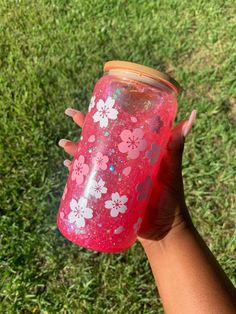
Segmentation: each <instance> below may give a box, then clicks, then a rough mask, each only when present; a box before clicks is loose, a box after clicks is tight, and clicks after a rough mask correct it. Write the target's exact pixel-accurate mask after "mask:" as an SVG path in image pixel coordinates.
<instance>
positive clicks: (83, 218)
mask: <svg viewBox="0 0 236 314" xmlns="http://www.w3.org/2000/svg"><path fill="white" fill-rule="evenodd" d="M132 67H133V68H132ZM134 69H135V71H134ZM145 71H146V72H145ZM148 71H149V72H148ZM150 72H151V74H152V76H151V75H150ZM148 74H149V76H148ZM154 74H156V76H154ZM178 88H179V86H178V83H177V82H175V81H174V80H173V79H171V78H169V77H168V76H166V75H164V74H162V73H160V72H158V71H155V70H153V69H150V68H147V67H145V66H140V65H136V64H134V63H130V62H117V61H111V62H108V63H106V64H105V73H104V75H103V77H102V78H100V79H99V80H98V81H97V83H96V85H95V88H94V91H93V95H92V98H91V101H90V104H89V108H88V114H87V116H86V119H85V123H84V126H83V130H82V136H81V141H80V142H79V143H78V149H77V153H76V154H75V156H74V160H73V163H72V167H71V169H70V173H69V177H68V180H67V183H66V186H65V189H64V193H63V196H62V199H61V204H60V209H59V212H58V217H57V225H58V228H59V230H60V231H61V233H62V234H63V235H64V236H65V237H66V238H67V239H69V240H70V241H72V242H74V243H76V244H78V245H80V246H82V247H85V248H88V249H92V250H96V251H101V252H121V251H124V250H126V249H128V248H129V247H130V246H132V244H133V243H134V242H135V240H136V239H137V232H138V229H139V227H140V225H141V222H142V219H143V216H144V214H145V209H146V208H147V204H148V201H149V197H150V193H151V189H152V185H153V178H154V177H155V176H156V174H157V172H158V169H159V165H160V161H161V158H162V155H163V152H164V149H165V146H166V143H167V141H168V138H169V136H170V131H171V127H172V124H173V121H174V119H175V115H176V112H177V101H176V95H177V93H178Z"/></svg>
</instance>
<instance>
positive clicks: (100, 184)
mask: <svg viewBox="0 0 236 314" xmlns="http://www.w3.org/2000/svg"><path fill="white" fill-rule="evenodd" d="M104 184H105V182H104V181H103V180H102V179H100V180H99V181H98V185H99V186H100V187H103V186H104Z"/></svg>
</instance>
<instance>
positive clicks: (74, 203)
mask: <svg viewBox="0 0 236 314" xmlns="http://www.w3.org/2000/svg"><path fill="white" fill-rule="evenodd" d="M70 208H71V210H73V211H76V210H77V209H78V203H77V201H76V200H75V199H74V198H72V200H71V201H70Z"/></svg>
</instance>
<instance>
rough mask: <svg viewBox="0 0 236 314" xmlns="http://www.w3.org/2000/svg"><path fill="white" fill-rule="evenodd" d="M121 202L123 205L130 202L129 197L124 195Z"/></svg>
mask: <svg viewBox="0 0 236 314" xmlns="http://www.w3.org/2000/svg"><path fill="white" fill-rule="evenodd" d="M120 200H121V202H122V203H123V204H125V203H126V202H127V201H128V197H127V196H126V195H122V196H121V198H120Z"/></svg>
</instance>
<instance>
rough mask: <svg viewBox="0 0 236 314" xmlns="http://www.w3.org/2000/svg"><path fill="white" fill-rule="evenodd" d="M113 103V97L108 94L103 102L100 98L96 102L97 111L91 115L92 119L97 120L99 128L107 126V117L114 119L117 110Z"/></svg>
mask: <svg viewBox="0 0 236 314" xmlns="http://www.w3.org/2000/svg"><path fill="white" fill-rule="evenodd" d="M114 104H115V99H113V98H111V97H110V96H109V97H108V98H107V100H106V101H105V102H104V101H103V100H102V99H99V101H98V102H97V106H96V107H97V112H95V114H94V115H93V121H94V122H99V124H100V127H101V128H106V127H107V126H108V119H111V120H116V118H117V115H118V111H117V110H116V109H115V108H113V106H114Z"/></svg>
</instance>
